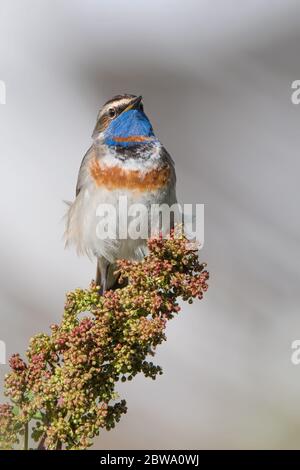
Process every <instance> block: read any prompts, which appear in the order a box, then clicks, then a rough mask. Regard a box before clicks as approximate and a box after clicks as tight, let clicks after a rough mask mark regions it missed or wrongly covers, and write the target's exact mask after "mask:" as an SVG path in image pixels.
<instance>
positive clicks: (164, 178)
mask: <svg viewBox="0 0 300 470" xmlns="http://www.w3.org/2000/svg"><path fill="white" fill-rule="evenodd" d="M89 169H90V174H91V177H92V178H93V180H94V182H95V184H96V185H97V186H99V187H100V186H104V187H105V188H106V189H110V190H112V189H121V188H122V189H131V190H137V191H155V190H158V189H160V188H163V187H164V186H166V185H167V184H168V183H169V181H170V177H171V170H170V167H169V165H164V166H163V167H161V168H156V169H153V170H149V171H148V172H141V171H139V170H127V169H124V168H120V167H119V166H112V167H107V166H104V165H100V163H99V161H98V160H97V159H96V158H95V159H93V160H92V161H91V163H90V168H89Z"/></svg>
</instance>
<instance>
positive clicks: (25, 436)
mask: <svg viewBox="0 0 300 470" xmlns="http://www.w3.org/2000/svg"><path fill="white" fill-rule="evenodd" d="M28 428H29V424H28V423H26V424H25V429H24V450H28Z"/></svg>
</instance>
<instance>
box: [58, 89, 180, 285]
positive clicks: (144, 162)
mask: <svg viewBox="0 0 300 470" xmlns="http://www.w3.org/2000/svg"><path fill="white" fill-rule="evenodd" d="M92 139H93V143H92V145H91V147H90V148H89V150H88V151H87V153H86V154H85V156H84V158H83V160H82V163H81V166H80V170H79V175H78V180H77V186H76V199H75V201H74V202H73V203H70V205H69V209H68V213H67V226H66V233H65V237H66V244H67V245H68V244H74V245H75V246H76V247H77V251H78V253H79V254H80V253H85V254H88V255H89V256H94V257H96V258H97V273H96V283H97V285H99V286H101V289H100V290H101V292H104V291H105V290H107V289H109V288H113V287H114V286H115V285H116V282H117V275H116V273H115V271H116V264H115V263H116V260H118V259H122V258H123V259H129V260H140V259H142V258H143V257H144V256H145V254H146V253H147V240H146V239H144V238H138V239H132V238H130V237H125V238H123V237H122V238H120V237H116V238H115V239H113V238H111V239H109V238H105V239H103V238H101V237H99V236H98V235H97V222H98V217H97V208H98V206H99V205H101V204H102V205H103V204H105V205H107V204H110V205H112V206H113V207H116V208H117V207H119V200H120V197H121V196H126V198H127V201H128V205H131V204H142V205H143V206H145V207H146V208H147V211H146V215H144V217H146V218H149V213H150V207H151V205H152V204H158V205H161V204H167V205H168V206H169V207H170V206H172V205H173V204H176V189H175V186H176V175H175V168H174V162H173V160H172V158H171V157H170V155H169V154H168V152H167V151H166V149H165V148H164V147H163V146H162V144H161V143H160V141H159V140H158V139H157V138H156V137H155V135H154V132H153V128H152V126H151V123H150V121H149V119H148V117H147V116H146V114H145V113H144V108H143V103H142V97H141V96H135V95H130V94H123V95H117V96H114V97H113V98H112V99H110V100H109V101H107V102H106V103H105V104H104V106H103V107H102V108H101V110H100V112H99V114H98V116H97V121H96V126H95V128H94V131H93V134H92ZM142 222H143V221H142ZM145 222H146V221H145Z"/></svg>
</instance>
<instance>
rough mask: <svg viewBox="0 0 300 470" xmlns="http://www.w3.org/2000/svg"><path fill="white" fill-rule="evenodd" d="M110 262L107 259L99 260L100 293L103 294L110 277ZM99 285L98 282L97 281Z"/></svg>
mask: <svg viewBox="0 0 300 470" xmlns="http://www.w3.org/2000/svg"><path fill="white" fill-rule="evenodd" d="M109 266H110V263H109V262H108V261H106V260H105V262H103V261H102V262H100V260H99V261H98V271H99V272H100V277H101V284H100V283H99V284H100V289H99V294H100V295H103V294H104V292H105V291H106V290H107V278H108V270H109ZM97 285H98V283H97Z"/></svg>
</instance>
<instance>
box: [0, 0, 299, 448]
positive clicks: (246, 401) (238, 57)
mask: <svg viewBox="0 0 300 470" xmlns="http://www.w3.org/2000/svg"><path fill="white" fill-rule="evenodd" d="M299 27H300V4H299V1H297V0H294V1H293V0H281V1H277V0H244V1H243V2H241V1H238V0H222V1H221V0H195V1H194V0H185V1H184V2H180V1H174V0H173V1H169V0H152V1H151V2H141V1H138V0H131V1H128V2H125V1H122V0H110V2H105V1H101V0H80V1H79V0H59V1H58V0H51V1H50V0H2V1H1V4H0V79H1V80H4V81H5V83H6V87H7V97H6V105H0V132H1V138H0V158H1V185H0V193H1V194H0V210H1V235H0V236H1V238H0V240H1V244H0V266H1V272H0V305H1V307H0V315H1V322H0V339H2V340H4V341H6V344H7V354H8V355H10V354H12V353H13V352H15V351H20V352H23V351H24V350H25V348H26V346H27V343H28V339H29V338H30V336H31V335H32V334H34V333H37V332H41V331H48V330H47V328H48V325H49V324H51V323H53V322H55V321H58V320H59V318H60V315H61V313H62V309H63V302H64V295H65V292H66V291H67V290H70V289H73V288H75V287H77V286H81V287H85V286H87V285H88V284H89V282H90V279H91V278H92V277H93V276H94V265H93V264H92V263H91V262H90V261H89V260H88V259H85V258H77V256H76V254H75V252H74V251H72V250H69V251H65V250H64V244H63V241H62V234H63V231H64V223H63V220H62V218H63V215H64V212H65V206H64V204H63V202H62V201H63V200H64V199H67V200H68V199H69V200H70V199H72V198H73V196H74V188H75V184H76V178H77V173H78V169H79V165H80V162H81V158H82V156H83V154H84V152H85V151H86V150H87V148H88V147H89V145H90V143H91V139H90V135H91V132H92V129H93V126H94V123H95V118H96V115H97V112H98V109H99V107H100V106H101V105H102V103H103V102H104V101H105V100H107V99H109V98H110V97H111V96H112V95H114V94H117V93H120V92H121V93H122V92H129V93H134V94H142V95H143V96H144V103H145V109H146V112H147V114H148V116H149V117H150V119H151V121H152V123H153V126H154V129H155V131H156V134H157V135H158V136H159V138H160V139H161V141H162V142H163V143H164V145H165V146H166V147H167V149H168V150H169V152H170V153H171V154H172V156H173V158H174V160H175V163H176V168H177V175H178V196H179V199H180V200H181V201H182V202H200V203H204V204H205V211H206V212H205V237H206V238H205V247H204V248H203V250H202V252H201V257H202V259H203V260H205V261H207V263H208V268H209V270H210V272H211V279H210V288H209V291H208V293H207V295H206V296H205V300H203V301H202V302H196V303H195V304H194V305H193V306H187V305H185V306H184V308H183V311H182V313H181V314H180V316H179V317H178V318H176V319H174V320H173V321H172V322H171V323H170V325H169V327H168V332H167V336H168V341H167V343H165V344H164V345H163V346H161V347H160V349H159V353H158V354H157V358H156V362H157V363H158V364H160V365H162V366H163V368H164V375H163V376H162V377H160V378H159V379H158V380H156V381H155V382H152V381H151V380H150V379H145V378H143V377H138V378H136V379H135V380H134V381H133V382H131V383H127V384H125V385H124V386H122V387H120V388H119V390H120V393H121V395H122V396H124V397H125V398H126V400H127V402H128V408H129V411H128V414H127V415H126V416H124V417H123V418H122V420H121V422H120V424H119V426H117V428H116V429H115V430H114V431H111V432H109V433H108V432H105V431H104V432H103V433H102V434H101V436H100V438H99V439H98V441H97V442H96V444H95V448H99V449H102V448H110V449H113V448H123V449H135V448H157V449H163V448H170V449H180V448H182V449H183V448H187V449H192V448H198V449H214V448H222V449H231V448H272V449H279V448H300V400H299V396H300V366H298V367H297V366H294V365H292V364H291V361H290V356H291V352H292V350H291V342H292V341H293V340H294V339H299V338H300V312H299V307H300V288H299V271H300V256H299V202H300V201H299V172H300V164H299V146H300V133H299V122H300V105H299V106H295V105H293V104H292V102H291V92H292V90H291V83H292V82H293V81H294V80H297V79H300V29H299ZM6 370H7V369H6V367H5V366H0V374H1V377H0V379H1V388H2V383H3V377H4V373H5V372H6Z"/></svg>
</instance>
